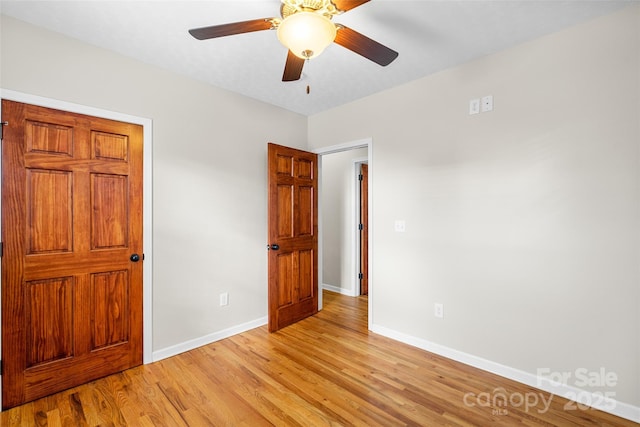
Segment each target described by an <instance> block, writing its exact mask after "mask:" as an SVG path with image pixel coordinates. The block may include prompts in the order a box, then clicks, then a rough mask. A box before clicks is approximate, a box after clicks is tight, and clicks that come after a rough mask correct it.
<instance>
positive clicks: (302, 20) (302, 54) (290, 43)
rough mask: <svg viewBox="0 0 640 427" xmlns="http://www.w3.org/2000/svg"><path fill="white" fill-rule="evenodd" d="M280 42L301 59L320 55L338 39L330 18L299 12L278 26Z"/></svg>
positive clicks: (313, 13)
mask: <svg viewBox="0 0 640 427" xmlns="http://www.w3.org/2000/svg"><path fill="white" fill-rule="evenodd" d="M277 34H278V40H280V43H282V44H283V45H284V46H285V47H286V48H287V49H289V50H290V51H291V52H293V54H294V55H296V56H297V57H299V58H303V59H311V58H315V57H316V56H318V55H320V54H321V53H322V51H323V50H325V48H326V47H327V46H329V45H330V44H331V43H333V41H334V40H335V38H336V26H335V24H334V23H333V22H331V20H330V19H329V18H327V17H326V16H323V15H321V14H318V13H315V12H298V13H295V14H293V15H289V16H287V17H286V18H285V19H283V20H282V22H280V25H278V30H277Z"/></svg>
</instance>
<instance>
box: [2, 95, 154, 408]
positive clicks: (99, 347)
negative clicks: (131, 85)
mask: <svg viewBox="0 0 640 427" xmlns="http://www.w3.org/2000/svg"><path fill="white" fill-rule="evenodd" d="M2 118H3V121H6V122H8V123H9V124H8V125H5V126H3V131H4V135H3V136H4V138H3V140H2V147H1V148H2V155H1V156H0V158H1V160H2V167H1V168H0V169H1V170H2V180H1V181H2V184H1V185H2V189H1V191H0V193H1V195H2V203H1V207H2V215H0V216H1V217H2V225H1V228H2V233H1V234H2V241H3V245H4V250H3V252H4V253H3V257H2V263H1V266H0V268H1V270H2V271H1V276H2V290H1V300H2V310H1V311H2V340H1V341H2V364H3V375H2V396H3V397H2V405H3V407H4V408H9V407H12V406H16V405H20V404H22V403H24V402H28V401H30V400H34V399H37V398H40V397H42V396H47V395H50V394H52V393H55V392H58V391H61V390H64V389H67V388H69V387H73V386H76V385H78V384H84V383H86V382H87V381H90V380H93V379H96V378H101V377H104V376H106V375H110V374H112V373H115V372H119V371H122V370H123V369H127V368H131V367H133V366H137V365H140V364H142V345H143V342H142V328H143V325H142V305H143V304H142V262H139V263H134V262H132V261H131V260H130V255H131V254H132V253H138V254H141V253H143V251H142V249H143V248H142V243H143V239H142V198H143V197H142V196H143V194H142V176H143V151H142V150H143V138H142V135H143V134H142V131H143V130H142V126H139V125H134V124H128V123H123V122H119V121H113V120H107V119H103V118H97V117H90V116H85V115H81V114H75V113H69V112H64V111H59V110H54V109H50V108H44V107H39V106H35V105H28V104H22V103H18V102H14V101H9V100H2Z"/></svg>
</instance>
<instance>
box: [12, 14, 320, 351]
mask: <svg viewBox="0 0 640 427" xmlns="http://www.w3.org/2000/svg"><path fill="white" fill-rule="evenodd" d="M1 35H2V45H1V52H2V68H1V73H2V74H1V75H0V76H1V80H0V87H2V88H3V89H10V90H13V91H19V92H23V93H28V94H32V95H38V96H43V97H48V98H53V99H59V100H64V101H68V102H72V103H77V104H82V105H88V106H91V107H95V108H102V109H105V110H111V111H117V112H120V113H125V114H129V115H134V116H141V117H147V118H150V119H152V120H153V147H145V148H146V149H152V150H153V165H154V170H153V241H154V248H153V249H154V259H153V266H154V269H153V314H154V318H153V326H154V334H153V335H154V336H153V339H154V350H163V349H165V348H167V347H170V346H174V345H181V344H183V343H185V342H187V341H189V340H192V339H200V338H202V337H205V336H208V335H211V334H215V333H217V332H219V331H223V330H226V329H227V328H231V327H236V326H238V325H241V324H244V323H247V322H252V321H255V320H257V319H261V318H264V317H265V316H266V315H267V283H266V278H267V267H266V260H267V258H266V251H265V245H266V236H267V230H266V147H267V142H269V141H272V142H277V143H279V144H283V145H288V146H294V147H304V146H305V144H306V140H307V135H306V130H307V119H306V118H305V117H304V116H301V115H298V114H293V113H291V112H287V111H285V110H282V109H279V108H276V107H273V106H270V105H267V104H264V103H261V102H258V101H254V100H251V99H249V98H246V97H243V96H240V95H236V94H233V93H231V92H228V91H224V90H221V89H217V88H214V87H211V86H208V85H205V84H202V83H199V82H196V81H193V80H189V79H186V78H183V77H180V76H177V75H175V74H172V73H169V72H166V71H163V70H160V69H158V68H155V67H151V66H148V65H145V64H143V63H140V62H138V61H134V60H131V59H128V58H125V57H122V56H120V55H117V54H114V53H111V52H108V51H105V50H102V49H98V48H96V47H93V46H90V45H87V44H84V43H80V42H77V41H75V40H72V39H70V38H67V37H64V36H61V35H58V34H56V33H52V32H49V31H45V30H42V29H38V28H36V27H33V26H30V25H27V24H24V23H22V22H20V21H17V20H14V19H11V18H8V17H4V16H3V17H2V33H1ZM248 124H250V125H248ZM221 292H228V293H229V305H228V306H226V307H220V306H219V294H220V293H221Z"/></svg>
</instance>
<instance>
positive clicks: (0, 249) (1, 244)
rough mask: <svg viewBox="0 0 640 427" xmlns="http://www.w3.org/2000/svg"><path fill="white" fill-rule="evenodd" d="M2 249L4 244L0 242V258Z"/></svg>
mask: <svg viewBox="0 0 640 427" xmlns="http://www.w3.org/2000/svg"><path fill="white" fill-rule="evenodd" d="M3 249H4V244H3V243H2V242H0V258H2V255H3Z"/></svg>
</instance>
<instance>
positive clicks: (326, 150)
mask: <svg viewBox="0 0 640 427" xmlns="http://www.w3.org/2000/svg"><path fill="white" fill-rule="evenodd" d="M358 148H366V149H367V158H366V162H367V164H368V165H369V182H368V183H369V209H368V210H369V245H368V246H369V271H368V275H369V307H368V311H369V316H368V321H369V324H368V328H369V329H371V327H372V325H373V318H374V317H373V316H374V313H373V299H374V293H375V291H374V286H373V282H374V280H373V273H372V270H373V267H372V266H373V263H372V262H371V259H372V258H373V232H372V230H373V226H372V224H373V191H372V190H371V189H372V188H373V186H372V183H373V140H372V139H371V138H365V139H360V140H357V141H352V142H347V143H344V144H338V145H332V146H329V147H321V148H317V149H315V150H313V151H312V152H313V153H316V154H317V155H318V193H319V194H318V287H320V286H322V285H321V284H322V283H323V278H322V264H323V259H322V249H323V242H322V206H321V203H322V197H321V195H322V156H324V155H327V154H333V153H339V152H342V151H349V150H355V149H358ZM360 162H361V163H362V160H360ZM351 235H352V236H353V237H352V239H355V238H356V233H352V234H351ZM353 245H354V246H356V241H355V240H354V241H353ZM353 256H355V255H353ZM318 291H320V289H318ZM322 303H323V302H322V292H319V295H318V309H319V310H322Z"/></svg>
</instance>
